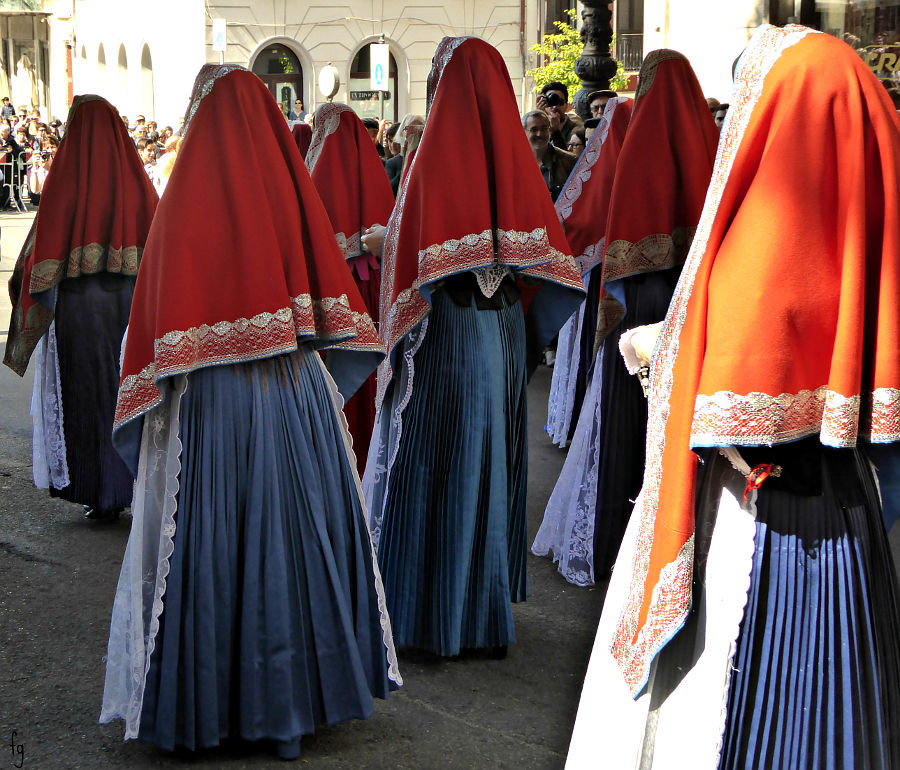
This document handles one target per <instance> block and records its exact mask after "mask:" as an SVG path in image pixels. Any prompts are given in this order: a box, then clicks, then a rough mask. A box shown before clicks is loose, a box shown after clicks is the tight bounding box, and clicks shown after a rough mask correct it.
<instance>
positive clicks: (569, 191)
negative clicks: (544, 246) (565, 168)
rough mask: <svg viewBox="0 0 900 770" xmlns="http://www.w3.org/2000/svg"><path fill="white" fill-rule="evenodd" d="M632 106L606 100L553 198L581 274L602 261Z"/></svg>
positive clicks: (624, 100) (623, 100) (620, 99)
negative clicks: (560, 187)
mask: <svg viewBox="0 0 900 770" xmlns="http://www.w3.org/2000/svg"><path fill="white" fill-rule="evenodd" d="M632 106H633V102H632V100H631V99H627V98H624V97H616V98H613V99H610V100H609V101H608V102H607V103H606V107H605V108H604V110H603V118H602V120H601V122H600V125H599V126H597V128H596V130H595V131H594V134H593V135H592V136H591V139H590V141H589V142H588V146H587V148H585V151H584V152H583V153H582V154H581V157H580V158H579V159H578V163H576V164H575V168H573V169H572V173H571V175H570V176H569V179H568V180H567V181H566V185H565V187H563V189H562V191H561V192H560V194H559V197H558V198H557V199H556V212H557V214H559V218H560V220H561V221H562V223H563V227H564V228H565V230H566V239H567V240H568V241H569V246H570V247H571V249H572V254H573V255H574V256H575V262H576V263H577V264H578V266H579V269H580V270H581V274H582V275H584V274H586V273H587V272H588V271H589V270H590V269H591V268H593V267H594V266H596V265H597V264H599V263H600V262H601V261H602V260H603V247H604V245H605V243H606V237H605V232H606V226H607V214H608V212H609V202H610V197H611V195H612V186H613V180H614V178H615V174H616V166H617V165H618V162H619V153H620V152H621V150H622V144H623V142H624V141H625V131H626V130H627V129H628V123H629V120H630V119H631V108H632Z"/></svg>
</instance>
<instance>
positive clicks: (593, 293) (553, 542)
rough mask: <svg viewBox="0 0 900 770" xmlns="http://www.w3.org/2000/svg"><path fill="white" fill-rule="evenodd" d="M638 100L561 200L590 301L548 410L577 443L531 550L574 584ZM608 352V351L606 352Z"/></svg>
mask: <svg viewBox="0 0 900 770" xmlns="http://www.w3.org/2000/svg"><path fill="white" fill-rule="evenodd" d="M632 105H633V102H632V100H631V99H625V98H622V97H615V98H612V99H610V100H609V101H608V102H607V103H606V106H605V108H604V111H603V115H602V117H601V120H600V123H599V125H598V126H597V130H596V131H594V133H593V135H592V136H591V138H590V141H589V142H588V146H587V149H586V150H585V151H584V152H583V153H582V155H581V157H580V158H579V159H578V163H577V164H576V165H575V168H574V169H572V174H571V176H570V177H569V179H568V181H567V182H566V184H565V186H564V187H563V189H562V191H561V192H560V194H559V197H558V198H557V199H556V204H555V205H556V211H557V213H558V214H559V215H560V219H561V221H562V223H563V226H564V227H565V228H566V238H567V239H568V241H569V245H570V246H571V247H572V251H573V253H574V254H575V255H576V256H575V262H576V264H577V265H578V266H579V269H580V270H581V272H582V275H585V276H586V277H587V291H588V296H587V299H586V300H585V301H584V303H583V305H582V306H581V308H580V309H579V311H578V313H576V314H575V315H573V316H572V318H571V319H570V320H569V323H568V324H567V325H566V326H565V327H564V328H563V329H562V330H561V331H560V333H559V344H558V345H557V349H556V362H555V364H554V366H553V381H552V383H551V388H550V399H549V403H548V408H547V432H548V433H550V435H551V437H552V438H553V439H554V443H557V444H560V445H561V446H565V445H566V442H567V441H569V440H571V442H572V445H571V446H570V447H569V451H568V452H567V453H566V461H565V463H564V464H563V469H562V471H561V472H560V476H559V479H558V480H557V482H556V486H555V487H554V489H553V494H552V495H551V496H550V499H549V500H548V502H547V507H546V509H545V511H544V518H543V521H542V522H541V526H540V529H539V530H538V533H537V536H536V537H535V539H534V544H533V545H532V547H531V551H532V553H534V554H535V555H537V556H547V555H550V554H552V557H553V559H554V561H556V562H557V564H558V565H559V566H558V569H559V573H560V574H561V575H563V576H564V577H565V578H566V580H568V581H569V582H570V583H574V584H575V585H591V584H592V583H593V582H594V572H593V564H592V561H591V560H592V558H593V542H594V515H595V509H596V505H597V478H598V476H599V466H598V463H599V460H600V457H601V436H602V434H601V431H602V423H601V420H600V410H601V406H602V404H601V393H602V387H601V386H602V382H601V380H602V378H601V374H602V366H601V365H600V363H599V362H601V361H602V353H597V352H596V345H595V337H596V332H597V312H598V310H599V303H600V298H601V297H602V295H603V280H602V272H603V264H602V263H603V249H604V246H605V244H606V235H605V233H606V227H607V216H606V215H607V212H608V211H609V200H610V193H611V191H612V186H613V180H614V178H615V173H616V166H617V165H618V160H619V154H620V152H621V150H622V144H623V142H624V140H625V136H626V130H627V129H628V123H629V120H630V118H631V109H632ZM601 351H602V348H601Z"/></svg>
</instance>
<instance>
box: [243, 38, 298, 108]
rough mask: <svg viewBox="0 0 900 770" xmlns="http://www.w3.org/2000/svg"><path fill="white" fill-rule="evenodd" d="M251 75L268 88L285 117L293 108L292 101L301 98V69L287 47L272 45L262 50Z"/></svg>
mask: <svg viewBox="0 0 900 770" xmlns="http://www.w3.org/2000/svg"><path fill="white" fill-rule="evenodd" d="M253 73H254V74H255V75H259V77H260V79H261V80H262V82H263V83H265V84H266V85H267V86H268V88H269V91H270V93H271V94H272V96H274V97H275V101H276V102H278V104H279V106H280V107H281V111H282V112H283V113H284V114H285V116H287V115H288V114H289V113H290V112H291V110H292V109H293V108H294V100H295V99H302V98H303V68H302V67H301V66H300V59H298V58H297V55H296V54H295V53H294V52H293V51H292V50H291V49H290V48H288V47H287V46H284V45H281V44H280V43H272V44H271V45H267V46H266V47H265V48H263V49H262V50H261V51H260V52H259V54H258V55H257V57H256V61H255V62H253ZM304 108H305V105H304Z"/></svg>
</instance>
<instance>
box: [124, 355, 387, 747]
mask: <svg viewBox="0 0 900 770" xmlns="http://www.w3.org/2000/svg"><path fill="white" fill-rule="evenodd" d="M315 355H316V354H315V353H314V352H311V351H308V350H306V349H301V350H300V351H298V352H296V353H293V354H290V355H283V356H278V357H275V358H270V359H265V360H262V361H256V362H252V363H246V364H240V365H232V366H219V367H212V368H208V369H201V370H199V371H196V372H193V373H191V374H190V375H189V376H188V385H187V390H186V392H185V394H184V397H183V399H182V402H181V412H180V431H181V433H180V436H181V441H182V443H183V451H182V458H181V461H182V467H181V475H180V479H179V481H180V489H179V492H178V508H177V513H176V532H175V541H174V547H175V550H174V553H173V554H172V557H171V562H170V573H169V576H168V582H167V586H166V592H165V595H164V597H163V601H164V610H163V613H162V616H161V618H160V628H159V633H158V636H157V637H156V645H155V649H154V652H153V654H152V656H151V660H150V670H149V673H148V675H147V682H146V690H145V694H144V701H143V710H142V712H141V726H140V738H141V739H142V740H145V741H149V742H151V743H154V744H156V745H158V746H161V747H163V748H165V749H169V750H171V749H174V748H175V747H176V746H180V747H186V748H188V749H192V750H193V749H197V748H203V747H211V746H215V745H217V744H218V743H219V742H220V741H221V740H222V739H224V738H226V737H239V738H243V739H246V740H251V741H258V740H263V739H269V740H273V741H277V742H294V741H297V740H299V738H300V737H301V736H303V735H305V734H309V733H312V732H313V730H314V728H315V726H316V725H319V724H329V725H330V724H334V723H336V722H340V721H342V720H345V719H351V718H359V719H364V718H366V717H368V716H370V715H371V714H372V709H373V696H376V697H381V698H383V697H385V696H386V695H387V693H388V678H387V661H386V653H385V644H384V640H383V636H382V625H381V615H380V613H379V609H378V600H377V595H376V590H375V582H374V569H373V557H372V549H371V543H370V539H369V534H368V529H367V526H366V521H365V513H364V508H363V505H362V502H361V499H360V496H359V493H358V488H357V485H356V481H355V480H354V477H353V472H352V469H351V466H350V461H349V459H348V455H347V453H346V449H345V447H344V443H343V437H342V433H341V429H340V426H339V423H338V417H337V414H336V412H335V409H334V406H333V404H332V401H331V396H330V393H329V391H328V386H327V383H326V381H325V375H324V372H323V371H322V368H321V365H320V364H319V362H318V361H317V360H314V356H315Z"/></svg>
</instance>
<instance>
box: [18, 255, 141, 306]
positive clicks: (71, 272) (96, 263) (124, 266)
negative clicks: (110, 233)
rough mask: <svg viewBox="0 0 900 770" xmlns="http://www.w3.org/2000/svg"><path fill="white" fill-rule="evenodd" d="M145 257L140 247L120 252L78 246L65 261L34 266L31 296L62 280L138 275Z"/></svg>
mask: <svg viewBox="0 0 900 770" xmlns="http://www.w3.org/2000/svg"><path fill="white" fill-rule="evenodd" d="M142 253H143V248H142V247H139V246H123V247H122V248H119V249H116V248H114V247H112V246H103V245H101V244H99V243H88V244H85V245H84V246H78V247H77V248H74V249H72V251H71V252H69V256H68V257H67V258H66V259H44V260H41V261H40V262H37V263H35V265H34V267H33V268H32V270H31V285H30V286H29V289H28V290H29V292H30V293H31V294H37V293H38V292H42V291H47V290H48V289H50V288H52V287H53V286H55V285H56V284H58V283H59V282H60V281H61V280H62V279H63V278H77V277H78V276H80V275H84V274H88V275H93V274H95V273H101V272H107V273H121V274H122V275H137V272H138V267H139V266H140V263H141V254H142Z"/></svg>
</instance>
